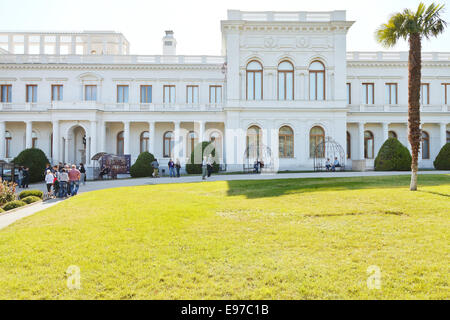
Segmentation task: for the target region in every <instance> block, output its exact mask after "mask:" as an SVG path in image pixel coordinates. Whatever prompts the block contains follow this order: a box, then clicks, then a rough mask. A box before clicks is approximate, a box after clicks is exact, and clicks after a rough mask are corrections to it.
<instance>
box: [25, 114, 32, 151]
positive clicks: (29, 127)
mask: <svg viewBox="0 0 450 320" xmlns="http://www.w3.org/2000/svg"><path fill="white" fill-rule="evenodd" d="M25 124H26V129H25V149H30V148H31V147H32V146H33V138H32V134H33V122H32V121H26V122H25Z"/></svg>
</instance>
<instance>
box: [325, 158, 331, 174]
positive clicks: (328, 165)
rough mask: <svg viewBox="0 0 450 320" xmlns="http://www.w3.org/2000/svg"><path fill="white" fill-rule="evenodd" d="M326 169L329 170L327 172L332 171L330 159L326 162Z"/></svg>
mask: <svg viewBox="0 0 450 320" xmlns="http://www.w3.org/2000/svg"><path fill="white" fill-rule="evenodd" d="M325 168H326V169H327V171H330V169H331V162H330V159H327V161H326V162H325Z"/></svg>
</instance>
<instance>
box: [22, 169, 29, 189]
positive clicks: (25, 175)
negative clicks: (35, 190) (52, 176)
mask: <svg viewBox="0 0 450 320" xmlns="http://www.w3.org/2000/svg"><path fill="white" fill-rule="evenodd" d="M29 184H30V169H29V168H28V167H24V168H23V179H22V188H25V189H27V188H28V185H29Z"/></svg>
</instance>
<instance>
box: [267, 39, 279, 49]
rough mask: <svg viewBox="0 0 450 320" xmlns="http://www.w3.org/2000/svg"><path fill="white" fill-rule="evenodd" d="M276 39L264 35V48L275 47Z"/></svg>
mask: <svg viewBox="0 0 450 320" xmlns="http://www.w3.org/2000/svg"><path fill="white" fill-rule="evenodd" d="M277 42H278V41H277V40H275V39H274V37H266V38H265V39H264V46H265V47H266V48H270V49H273V48H276V47H277Z"/></svg>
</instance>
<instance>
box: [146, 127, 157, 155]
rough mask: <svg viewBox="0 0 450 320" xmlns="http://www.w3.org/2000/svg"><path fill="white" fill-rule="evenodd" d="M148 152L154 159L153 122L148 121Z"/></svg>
mask: <svg viewBox="0 0 450 320" xmlns="http://www.w3.org/2000/svg"><path fill="white" fill-rule="evenodd" d="M148 138H149V139H148V152H150V153H151V154H152V155H153V156H154V157H155V158H157V157H156V155H155V150H156V149H155V144H156V134H155V122H154V121H150V122H149V123H148Z"/></svg>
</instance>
